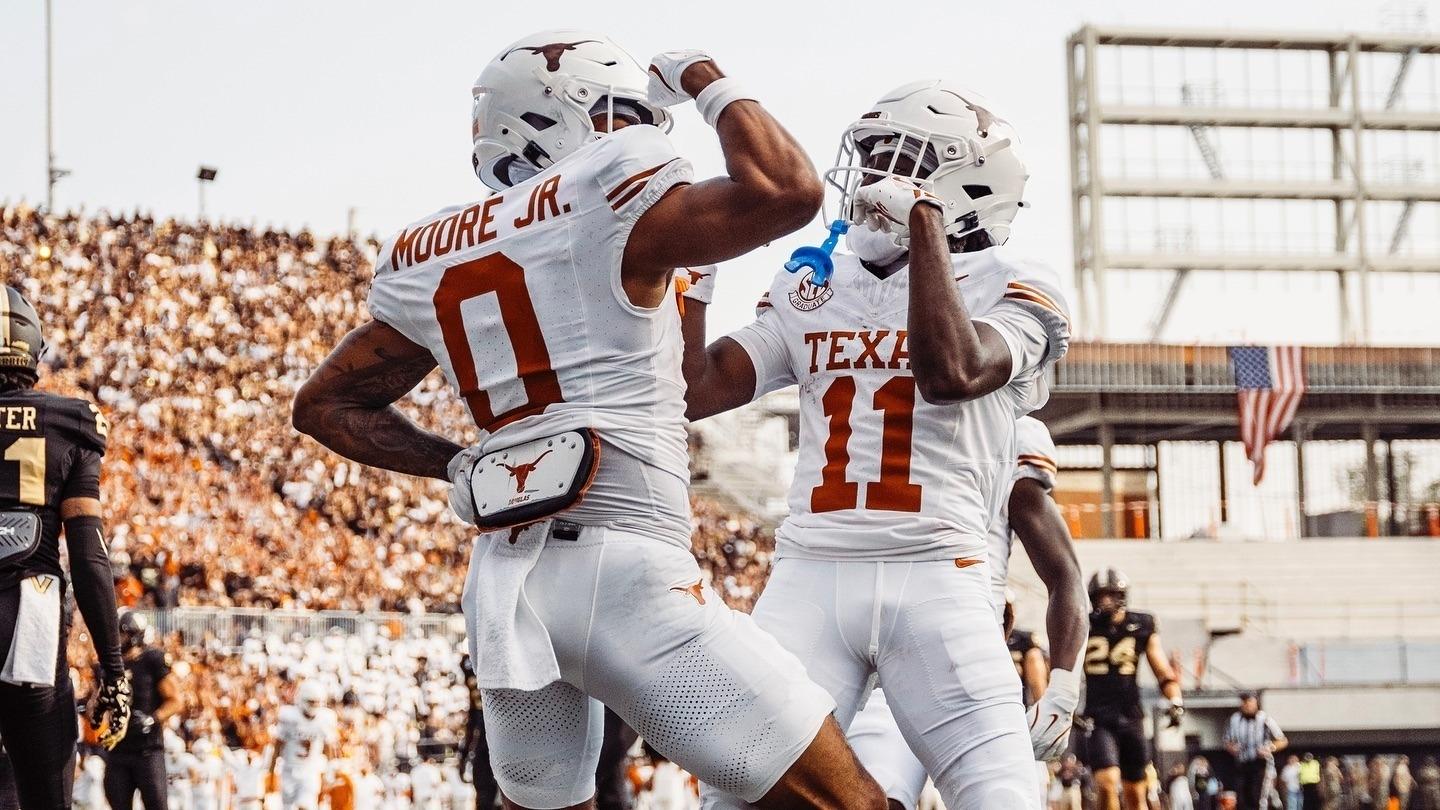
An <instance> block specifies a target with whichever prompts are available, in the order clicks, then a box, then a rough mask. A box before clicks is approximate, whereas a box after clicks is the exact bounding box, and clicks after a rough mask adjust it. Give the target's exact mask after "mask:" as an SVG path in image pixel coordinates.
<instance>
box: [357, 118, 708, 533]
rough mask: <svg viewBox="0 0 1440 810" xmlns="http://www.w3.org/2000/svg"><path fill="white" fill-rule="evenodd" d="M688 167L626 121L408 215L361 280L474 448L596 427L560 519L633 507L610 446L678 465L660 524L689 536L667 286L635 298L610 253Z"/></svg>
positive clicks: (650, 464) (671, 468)
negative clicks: (521, 171) (574, 502)
mask: <svg viewBox="0 0 1440 810" xmlns="http://www.w3.org/2000/svg"><path fill="white" fill-rule="evenodd" d="M690 177H691V169H690V164H689V163H688V162H687V161H685V160H684V159H682V158H680V157H679V156H678V155H677V154H676V153H675V150H674V147H673V146H672V145H671V143H670V140H669V139H668V138H667V137H666V136H665V134H664V133H663V132H661V131H660V130H659V129H657V128H655V127H650V126H633V127H626V128H625V129H622V130H620V131H619V132H616V133H614V134H611V135H607V136H605V137H603V138H601V139H599V140H598V141H596V142H594V143H591V144H588V145H586V146H584V147H582V148H580V149H578V150H576V151H575V152H574V153H572V154H571V155H569V156H567V157H566V158H565V159H563V160H561V161H560V162H558V163H556V164H555V165H554V166H552V167H550V168H549V169H546V170H545V171H543V172H541V173H540V174H538V175H536V176H535V177H533V178H531V179H529V180H527V181H525V182H524V183H520V184H518V185H516V186H515V187H514V188H511V189H508V190H506V191H504V192H502V193H499V194H495V195H492V196H490V197H488V198H486V199H484V200H481V201H478V202H474V203H470V204H466V205H458V206H454V207H451V208H446V209H443V210H441V211H438V212H436V213H435V214H432V215H431V216H428V217H425V218H424V219H421V220H418V221H417V222H415V223H414V224H412V225H410V226H408V227H406V228H405V229H404V230H402V231H401V232H400V233H399V234H397V235H396V236H393V237H391V238H390V239H389V240H388V241H387V242H386V243H385V245H384V246H383V247H382V248H381V251H380V257H379V260H378V263H377V266H376V269H375V281H374V285H373V287H372V288H371V291H370V312H371V314H372V315H373V316H374V317H375V318H376V319H377V320H379V321H382V322H384V323H387V324H389V325H390V326H392V327H394V328H395V329H397V330H399V331H400V332H401V333H402V334H404V335H405V336H406V337H407V338H409V339H410V340H412V341H414V342H415V343H417V344H419V345H421V346H424V347H426V348H428V349H429V350H430V351H431V353H432V354H434V356H435V360H436V361H437V362H438V363H439V365H440V368H441V369H442V370H443V371H444V373H445V376H446V378H447V379H448V380H449V381H450V384H451V385H452V386H454V387H455V389H456V390H457V391H459V393H460V395H461V397H462V398H463V399H464V400H465V402H466V403H467V404H468V405H469V407H470V412H471V415H472V416H473V417H474V419H475V423H476V425H478V426H479V427H480V429H481V444H482V446H483V450H484V451H485V452H489V451H492V450H499V449H504V448H506V447H510V446H513V445H516V444H520V443H522V442H526V441H530V440H532V439H537V438H541V437H544V436H551V435H554V434H556V433H560V432H563V431H567V430H574V429H576V428H581V427H589V428H592V429H594V430H595V432H596V433H597V434H599V436H600V439H601V440H602V442H603V445H602V453H601V464H600V468H599V470H598V472H597V477H596V482H595V484H594V485H593V486H592V488H591V490H590V492H589V493H588V494H587V495H586V498H585V501H584V502H583V503H582V504H581V505H580V506H579V507H577V508H576V510H573V511H572V512H571V513H569V514H567V519H573V520H575V521H576V522H579V523H597V522H598V523H600V524H601V525H604V524H606V522H607V521H605V520H603V519H602V520H599V521H595V520H587V519H585V517H584V516H582V514H580V513H581V511H582V510H583V511H584V512H585V513H588V514H590V515H597V514H598V515H601V516H613V515H617V514H629V513H632V512H634V511H635V508H636V504H633V503H631V502H629V499H633V498H634V497H635V495H634V492H633V489H634V488H633V487H625V486H616V485H614V484H613V483H612V484H610V485H609V486H607V480H606V479H607V476H608V475H613V474H612V473H608V472H607V463H606V460H605V456H606V454H607V453H612V454H613V453H614V452H615V451H616V450H618V451H619V452H620V453H622V454H624V455H625V456H628V457H630V458H632V459H635V460H638V463H639V464H640V465H643V466H642V467H641V470H642V471H641V472H639V473H636V472H630V473H618V475H628V476H629V477H630V478H631V479H632V480H633V479H634V478H636V477H644V476H648V475H650V473H651V471H654V470H658V471H661V472H665V473H668V474H669V475H670V476H671V477H673V479H674V483H673V484H671V485H669V486H667V487H666V489H665V490H664V495H665V497H666V498H667V499H671V500H675V501H677V503H676V504H673V505H671V508H670V509H668V511H667V513H666V516H667V517H669V518H670V520H669V521H668V522H666V524H665V526H664V536H665V539H673V540H675V541H677V542H680V543H682V544H683V545H684V546H685V547H686V548H688V547H689V542H690V524H689V504H688V501H687V500H686V490H685V486H686V485H687V484H688V482H689V456H688V453H687V447H686V433H685V425H686V420H685V403H684V395H685V380H684V377H683V375H682V373H681V358H682V354H683V343H682V339H681V335H680V316H679V312H678V311H677V307H676V306H675V304H674V303H673V298H672V296H670V295H667V296H666V298H665V300H664V301H663V302H662V303H661V305H660V306H658V307H656V308H654V309H646V308H642V307H638V306H636V305H635V304H633V303H631V302H630V300H629V298H628V297H627V296H626V294H625V291H624V289H623V288H622V286H621V278H620V266H621V260H622V258H623V255H624V252H625V245H626V242H627V240H628V239H629V237H630V230H631V228H633V227H634V225H635V222H636V221H637V220H638V219H639V218H640V216H641V215H642V214H643V213H644V212H645V211H646V210H648V209H649V207H650V206H651V205H653V204H654V203H655V201H657V200H659V199H660V197H662V196H663V195H664V194H665V192H667V191H669V190H670V189H671V188H673V187H674V186H676V185H677V184H682V183H686V182H688V181H689V180H690ZM672 292H673V290H672ZM612 448H613V449H612ZM615 461H616V463H617V464H618V463H621V460H620V459H616V460H615ZM626 463H628V460H627V462H626ZM612 469H613V468H612ZM640 506H643V504H641V505H640ZM677 514H678V516H677ZM632 528H635V529H637V530H640V531H644V530H645V526H644V525H638V526H635V527H632Z"/></svg>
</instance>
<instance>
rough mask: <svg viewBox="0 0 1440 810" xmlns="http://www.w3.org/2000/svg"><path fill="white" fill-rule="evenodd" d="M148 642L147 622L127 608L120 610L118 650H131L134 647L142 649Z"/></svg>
mask: <svg viewBox="0 0 1440 810" xmlns="http://www.w3.org/2000/svg"><path fill="white" fill-rule="evenodd" d="M149 640H150V622H149V620H148V619H146V618H145V617H144V616H143V615H141V614H139V613H136V612H135V611H133V610H130V609H129V608H122V609H121V610H120V648H121V649H123V650H132V649H134V648H136V647H144V646H145V644H146V642H148V641H149Z"/></svg>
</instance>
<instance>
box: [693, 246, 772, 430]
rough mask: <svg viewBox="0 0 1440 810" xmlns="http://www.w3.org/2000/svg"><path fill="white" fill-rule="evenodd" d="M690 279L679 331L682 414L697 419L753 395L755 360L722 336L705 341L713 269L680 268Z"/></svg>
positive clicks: (732, 341)
mask: <svg viewBox="0 0 1440 810" xmlns="http://www.w3.org/2000/svg"><path fill="white" fill-rule="evenodd" d="M678 275H679V277H680V278H682V279H686V280H687V281H688V282H689V286H690V289H689V290H687V291H686V294H685V310H684V314H683V315H682V316H681V321H680V325H681V330H682V332H683V334H684V336H685V359H684V363H683V365H682V366H681V369H682V371H683V372H684V374H685V416H686V418H688V419H690V421H692V422H693V421H697V420H700V419H704V418H706V417H709V416H714V415H715V414H717V413H724V412H725V411H728V410H732V409H734V408H738V407H740V406H741V405H744V404H745V403H747V402H749V401H750V400H752V399H754V398H755V363H754V361H753V360H751V359H750V354H749V353H748V352H746V351H745V349H743V348H742V347H741V346H740V344H739V343H736V342H735V341H734V340H732V339H731V338H728V337H722V338H720V339H719V340H717V341H715V342H714V343H712V344H710V345H708V346H707V345H706V344H705V311H706V310H707V309H708V308H709V287H710V286H711V285H712V284H713V283H714V277H715V268H714V267H713V266H709V267H696V268H693V269H691V268H683V269H681V270H680V271H679V273H678Z"/></svg>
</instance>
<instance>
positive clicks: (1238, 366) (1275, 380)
mask: <svg viewBox="0 0 1440 810" xmlns="http://www.w3.org/2000/svg"><path fill="white" fill-rule="evenodd" d="M1230 368H1231V369H1232V370H1233V371H1234V372H1235V392H1236V394H1237V395H1238V396H1239V399H1240V439H1241V441H1243V442H1244V443H1245V455H1246V456H1248V457H1249V458H1250V463H1251V464H1253V465H1255V483H1256V484H1259V483H1260V479H1261V478H1264V477H1265V446H1266V445H1268V444H1270V442H1272V441H1274V440H1275V439H1276V438H1278V437H1279V436H1280V434H1281V433H1284V432H1285V429H1286V428H1288V427H1290V420H1292V419H1294V418H1295V409H1296V408H1299V407H1300V397H1301V396H1302V395H1304V393H1305V364H1304V362H1303V357H1302V356H1301V351H1300V347H1299V346H1231V347H1230Z"/></svg>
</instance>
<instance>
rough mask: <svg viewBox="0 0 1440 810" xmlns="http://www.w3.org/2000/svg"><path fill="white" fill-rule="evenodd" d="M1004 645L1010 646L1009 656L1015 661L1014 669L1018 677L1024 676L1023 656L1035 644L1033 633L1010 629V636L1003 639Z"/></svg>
mask: <svg viewBox="0 0 1440 810" xmlns="http://www.w3.org/2000/svg"><path fill="white" fill-rule="evenodd" d="M1005 646H1007V647H1009V648H1010V658H1011V659H1013V660H1014V661H1015V671H1016V672H1018V673H1020V677H1021V678H1024V677H1025V656H1026V655H1028V654H1029V653H1030V651H1031V650H1033V649H1035V648H1036V647H1037V646H1039V645H1037V644H1036V643H1035V634H1034V633H1031V632H1028V631H1025V630H1011V631H1010V638H1007V639H1005Z"/></svg>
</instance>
